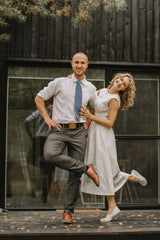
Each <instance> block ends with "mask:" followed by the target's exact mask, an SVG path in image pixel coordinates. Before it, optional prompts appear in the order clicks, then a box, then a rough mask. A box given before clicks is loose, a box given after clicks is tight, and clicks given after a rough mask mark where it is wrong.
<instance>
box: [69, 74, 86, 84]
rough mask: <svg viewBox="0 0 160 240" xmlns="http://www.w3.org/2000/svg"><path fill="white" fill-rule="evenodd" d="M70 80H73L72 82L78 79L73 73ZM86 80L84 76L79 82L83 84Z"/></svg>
mask: <svg viewBox="0 0 160 240" xmlns="http://www.w3.org/2000/svg"><path fill="white" fill-rule="evenodd" d="M72 80H73V82H74V83H75V82H77V81H78V79H77V78H76V76H75V75H74V73H73V74H72ZM86 81H87V80H86V76H84V79H83V80H81V81H80V82H81V83H82V84H83V85H84V84H85V83H86Z"/></svg>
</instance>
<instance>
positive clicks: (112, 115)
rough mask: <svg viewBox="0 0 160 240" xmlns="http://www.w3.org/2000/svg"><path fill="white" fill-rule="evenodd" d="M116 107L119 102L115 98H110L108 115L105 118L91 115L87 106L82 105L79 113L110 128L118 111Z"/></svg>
mask: <svg viewBox="0 0 160 240" xmlns="http://www.w3.org/2000/svg"><path fill="white" fill-rule="evenodd" d="M118 108H119V103H118V101H117V100H116V99H111V100H110V102H109V115H108V118H107V119H104V118H100V117H97V116H95V115H93V114H92V113H91V112H90V111H89V110H88V109H87V108H85V107H84V106H82V108H81V112H80V115H81V116H82V117H86V118H89V119H91V120H92V121H95V122H97V123H98V124H100V125H102V126H104V127H107V128H111V127H113V125H114V123H115V121H116V118H117V113H118Z"/></svg>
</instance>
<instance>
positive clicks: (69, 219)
mask: <svg viewBox="0 0 160 240" xmlns="http://www.w3.org/2000/svg"><path fill="white" fill-rule="evenodd" d="M62 222H64V223H73V222H74V221H73V219H72V216H71V215H70V214H68V213H66V212H64V213H63V219H62Z"/></svg>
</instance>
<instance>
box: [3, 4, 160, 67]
mask: <svg viewBox="0 0 160 240" xmlns="http://www.w3.org/2000/svg"><path fill="white" fill-rule="evenodd" d="M127 3H128V8H127V9H126V11H124V12H116V11H113V12H111V13H106V12H105V11H104V10H103V9H100V10H99V11H97V12H96V13H94V15H93V22H92V24H90V25H88V26H87V27H79V28H78V29H75V28H74V27H73V25H72V22H71V19H70V18H67V17H60V18H57V19H40V18H38V17H33V18H32V19H28V21H27V23H25V24H15V23H14V24H12V26H11V27H10V29H9V30H10V33H11V41H10V42H9V43H8V44H1V45H0V48H1V51H0V54H1V56H6V57H19V58H39V59H71V56H72V55H73V54H74V53H75V52H77V51H83V52H86V53H87V55H88V57H89V59H90V60H92V61H114V62H116V61H118V62H133V63H160V1H159V0H127ZM2 49H3V50H2Z"/></svg>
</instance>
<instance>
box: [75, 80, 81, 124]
mask: <svg viewBox="0 0 160 240" xmlns="http://www.w3.org/2000/svg"><path fill="white" fill-rule="evenodd" d="M76 83H77V85H76V91H75V102H74V110H75V114H76V117H77V119H78V120H80V116H79V111H80V108H81V106H82V88H81V82H80V81H77V82H76Z"/></svg>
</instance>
